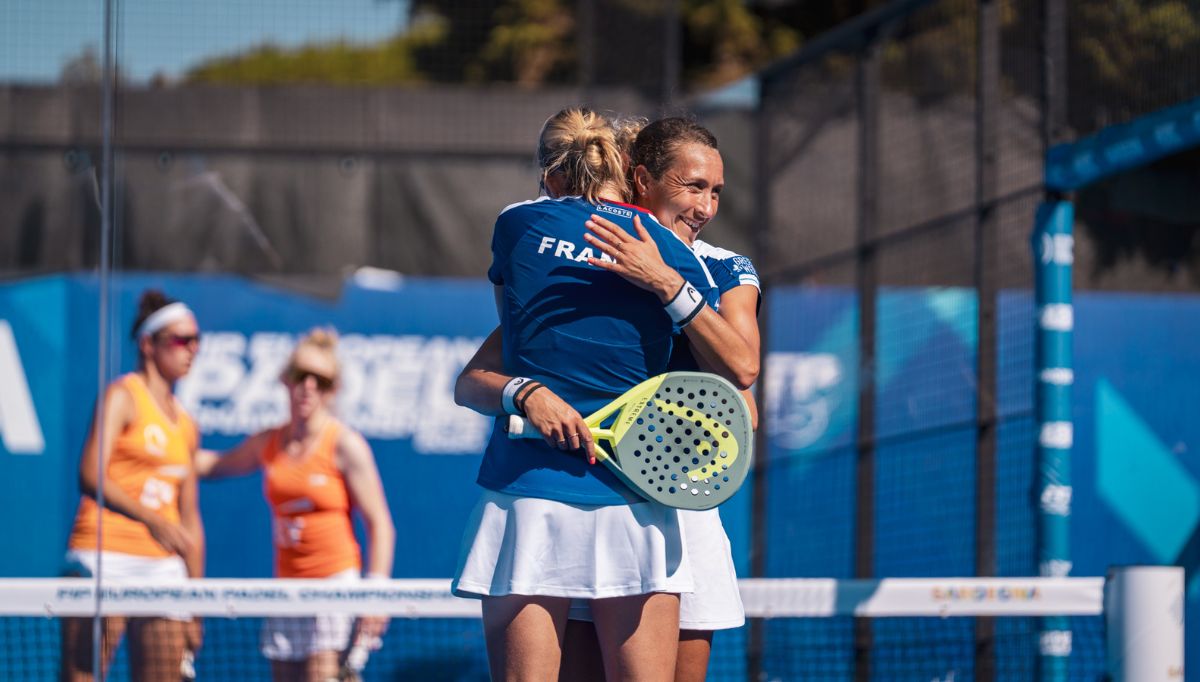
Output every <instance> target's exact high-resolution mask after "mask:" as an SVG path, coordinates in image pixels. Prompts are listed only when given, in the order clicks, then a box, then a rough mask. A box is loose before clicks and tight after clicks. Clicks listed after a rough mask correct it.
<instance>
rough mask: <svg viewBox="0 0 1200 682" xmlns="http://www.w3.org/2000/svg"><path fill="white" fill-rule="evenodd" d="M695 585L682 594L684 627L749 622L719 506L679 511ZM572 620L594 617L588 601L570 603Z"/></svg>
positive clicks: (736, 625) (720, 626)
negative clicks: (717, 508) (716, 507)
mask: <svg viewBox="0 0 1200 682" xmlns="http://www.w3.org/2000/svg"><path fill="white" fill-rule="evenodd" d="M679 521H680V524H681V525H682V526H683V535H684V539H685V542H686V544H687V555H688V563H689V565H690V567H691V569H692V580H693V583H694V586H695V589H693V590H692V591H691V592H689V593H686V594H681V595H680V596H679V628H680V629H681V630H727V629H730V628H739V627H741V626H743V625H745V623H746V609H745V608H744V607H743V606H742V593H741V590H739V589H738V583H737V572H736V570H735V569H734V566H733V552H732V549H731V547H730V545H729V536H728V535H726V534H725V527H724V526H723V525H722V524H721V515H720V514H718V513H717V510H716V509H707V510H704V511H684V510H680V511H679ZM570 618H571V620H586V621H590V620H592V611H591V607H589V606H588V603H587V602H586V601H582V600H576V601H573V602H572V603H571V615H570Z"/></svg>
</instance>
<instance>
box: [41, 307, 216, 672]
mask: <svg viewBox="0 0 1200 682" xmlns="http://www.w3.org/2000/svg"><path fill="white" fill-rule="evenodd" d="M133 338H134V340H135V341H136V342H137V347H138V350H139V354H140V361H139V367H138V370H137V371H136V372H132V373H130V374H126V375H125V376H123V377H121V378H119V379H117V380H116V381H114V382H113V383H112V384H110V385H109V386H108V388H107V390H106V391H105V394H104V399H103V403H102V405H101V407H100V409H98V410H97V411H96V416H95V418H94V419H93V421H92V427H91V432H90V433H89V434H88V439H87V442H86V444H85V445H84V450H83V457H82V459H81V461H80V463H79V483H80V488H82V491H83V496H82V499H81V500H80V503H79V511H78V512H77V514H76V516H75V523H74V526H73V528H72V530H71V536H70V540H69V543H68V551H67V560H68V563H69V564H70V569H69V571H68V572H69V573H70V574H73V575H80V576H89V577H90V576H92V575H95V574H96V573H98V572H99V573H101V574H102V576H103V578H104V579H106V580H113V581H136V580H141V581H145V580H146V579H162V580H184V579H185V578H187V577H188V576H191V577H200V576H202V575H203V573H204V551H203V549H204V530H203V527H202V525H201V523H200V511H199V505H198V502H197V494H196V475H195V469H194V468H193V466H192V460H193V456H194V455H195V452H196V446H197V443H198V435H197V431H196V427H195V424H194V423H193V422H192V420H191V418H190V417H189V416H188V414H187V413H186V412H185V411H184V410H183V408H182V407H181V406H180V405H179V403H178V401H176V400H175V396H174V394H173V392H172V391H173V388H174V385H175V382H176V381H178V380H179V379H180V378H182V377H183V376H184V375H186V374H187V373H188V370H189V369H191V366H192V360H193V359H194V358H195V356H196V351H197V349H198V347H199V342H200V333H199V330H198V328H197V326H196V318H195V316H194V315H193V314H192V312H191V311H190V310H189V309H188V308H187V306H185V305H184V304H183V303H179V302H176V301H171V300H169V299H168V298H167V297H166V296H164V295H163V294H162V293H161V292H159V291H153V290H151V291H147V292H145V293H144V294H143V295H142V298H141V301H140V303H139V306H138V316H137V320H136V321H135V322H134V325H133ZM101 462H103V464H104V467H103V469H104V471H103V474H100V473H99V464H100V463H101ZM101 493H102V496H101V495H100V494H101ZM98 496H101V497H102V500H103V505H100V504H98V503H97V501H96V498H97V497H98ZM102 629H103V635H102V647H101V656H100V665H101V669H102V670H106V669H107V668H108V665H109V663H110V662H111V659H112V654H113V652H114V651H115V650H116V648H117V645H118V644H119V643H120V641H121V638H122V636H123V635H124V634H125V633H126V632H128V634H129V644H130V649H129V653H130V663H131V666H132V668H133V670H132V673H133V677H134V679H137V680H172V681H176V680H178V679H179V676H180V665H181V663H182V660H183V656H184V651H185V648H186V649H189V650H191V651H195V650H196V649H197V648H198V647H199V646H200V628H199V621H186V622H185V621H183V620H178V619H170V618H124V617H116V616H113V617H108V618H104V619H103V628H102ZM62 635H63V636H62V647H63V656H62V678H63V679H64V680H91V679H93V678H94V677H95V674H94V673H95V670H94V667H95V666H94V663H93V657H94V653H93V646H92V628H91V620H90V619H87V618H67V619H64V620H63V633H62Z"/></svg>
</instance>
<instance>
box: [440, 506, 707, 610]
mask: <svg viewBox="0 0 1200 682" xmlns="http://www.w3.org/2000/svg"><path fill="white" fill-rule="evenodd" d="M451 588H452V589H453V590H454V593H455V594H456V595H458V596H460V597H481V596H492V597H500V596H505V595H509V594H524V595H538V596H550V597H574V598H579V599H601V598H606V597H626V596H631V595H636V594H649V593H651V592H673V593H680V592H690V591H691V590H692V574H691V570H690V567H689V564H688V558H687V553H686V552H685V551H684V542H683V537H682V530H681V529H680V526H679V520H678V516H677V515H676V513H675V510H674V509H669V508H667V507H663V506H662V505H657V504H651V503H649V502H639V503H636V504H616V505H581V504H570V503H566V502H557V501H554V500H544V499H540V498H536V497H515V496H512V495H505V494H503V493H498V492H495V491H491V490H485V491H484V492H483V495H482V496H480V498H479V502H478V503H476V505H475V509H474V510H472V512H471V516H470V518H469V519H468V521H467V528H466V530H465V531H464V533H463V547H462V550H461V552H460V553H459V561H458V570H457V571H455V578H454V582H453V584H452V585H451Z"/></svg>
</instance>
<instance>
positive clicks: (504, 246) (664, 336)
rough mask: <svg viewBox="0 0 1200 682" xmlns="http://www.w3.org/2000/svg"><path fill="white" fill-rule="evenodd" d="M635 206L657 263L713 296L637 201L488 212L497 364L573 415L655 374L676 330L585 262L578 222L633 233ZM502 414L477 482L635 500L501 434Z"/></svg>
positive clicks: (595, 475) (565, 456)
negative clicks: (496, 289) (493, 215)
mask: <svg viewBox="0 0 1200 682" xmlns="http://www.w3.org/2000/svg"><path fill="white" fill-rule="evenodd" d="M635 213H638V214H640V215H641V220H642V225H643V226H644V227H645V228H646V230H647V231H648V232H649V233H650V235H651V236H652V238H653V239H654V241H655V243H656V244H657V245H658V249H659V252H660V253H661V254H662V257H663V261H664V262H666V263H667V265H670V266H671V267H673V268H675V269H676V270H677V271H678V272H679V273H680V274H681V275H682V276H683V277H684V278H685V279H686V280H687V281H688V282H689V283H691V284H692V286H694V287H695V288H696V289H697V290H698V291H699V292H700V293H701V294H702V295H703V296H704V297H705V299H706V300H707V301H708V302H709V304H710V305H715V304H716V302H717V300H718V299H719V297H720V294H719V293H718V291H717V288H716V285H715V283H714V282H713V280H712V277H711V275H709V273H708V270H707V268H706V267H705V265H704V262H703V261H702V260H701V259H700V258H699V257H697V256H696V254H695V253H693V252H692V250H691V249H690V248H688V246H687V244H685V243H684V242H683V240H681V239H680V238H679V237H678V236H676V235H675V233H673V232H671V231H670V230H668V229H667V228H665V227H663V226H662V225H660V224H659V223H658V221H656V220H655V219H654V217H653V216H652V215H651V214H650V213H649V212H647V211H645V210H644V209H640V208H637V207H634V206H628V205H625V204H617V203H607V202H604V203H601V204H599V205H593V204H591V203H588V202H587V201H586V200H584V199H582V198H580V197H567V198H563V199H549V198H546V197H543V198H541V199H539V200H537V201H529V202H525V203H521V204H514V205H512V206H509V207H508V208H506V209H505V210H504V211H503V212H502V213H501V214H500V217H499V218H497V219H496V227H495V232H494V233H493V236H492V266H491V268H489V269H488V279H490V280H491V281H492V283H493V284H496V285H497V286H501V287H503V293H502V295H501V297H500V299H499V306H500V325H501V328H502V334H503V347H504V370H505V372H506V373H507V374H509V375H512V376H526V377H531V378H533V379H536V380H538V381H541V382H542V383H544V384H545V385H546V386H547V387H548V388H549V389H551V390H552V391H554V392H555V393H556V394H558V395H559V396H560V397H561V398H562V399H563V400H565V401H567V402H568V403H569V404H570V405H571V406H572V407H574V408H575V409H576V410H578V411H579V413H580V414H581V415H583V416H584V417H586V416H588V415H589V414H591V413H592V412H595V411H596V410H598V409H600V408H601V407H604V406H605V405H606V404H607V403H609V402H610V401H611V400H613V399H614V398H616V397H617V396H619V395H621V394H622V393H624V392H625V391H627V390H629V389H630V388H633V387H634V386H636V385H637V384H639V383H641V382H642V381H644V380H646V379H648V378H650V377H652V376H654V375H657V374H661V373H663V372H665V371H667V364H668V360H669V359H670V356H671V346H672V339H673V336H674V335H675V333H677V332H678V331H679V330H678V328H676V327H675V325H674V324H672V322H671V318H670V317H669V316H668V315H667V313H666V311H665V310H664V309H663V305H662V302H661V301H659V299H658V297H657V296H656V295H654V294H652V293H650V292H648V291H645V290H643V289H640V288H638V287H637V286H635V285H633V284H630V283H629V282H627V281H625V280H624V279H622V278H621V277H620V276H618V275H616V274H613V273H610V272H608V271H606V270H604V269H602V268H599V267H596V266H593V265H589V264H588V263H587V258H588V257H589V256H591V257H596V258H607V256H603V255H602V254H601V252H600V251H599V250H597V249H593V248H592V247H591V246H589V245H588V243H587V242H586V241H584V239H583V235H584V234H585V233H586V232H587V231H588V230H587V227H586V226H585V225H584V222H585V221H587V219H588V218H589V217H590V216H591V215H592V214H597V215H602V216H604V217H605V218H608V219H609V220H611V221H612V222H614V223H616V224H617V225H619V226H620V227H622V228H624V229H625V230H626V231H627V232H629V233H630V234H636V230H635V229H634V227H633V216H634V214H635ZM502 422H503V420H500V421H498V422H497V425H496V428H494V429H493V431H492V437H491V440H490V442H489V443H488V447H487V450H486V452H485V454H484V458H483V463H482V465H481V466H480V469H479V478H478V482H479V484H480V485H482V486H483V487H485V488H488V489H490V490H495V491H498V492H502V493H507V494H511V495H522V496H529V497H542V498H548V499H553V500H559V501H562V502H572V503H579V504H622V503H626V502H629V501H632V500H634V499H637V498H635V497H634V496H633V493H632V492H631V491H629V490H628V488H627V487H626V486H625V485H624V484H623V483H620V482H619V481H618V480H617V478H616V477H615V476H613V475H612V474H611V473H610V472H609V471H608V469H607V468H606V467H604V466H603V465H596V466H591V465H589V464H588V463H587V461H586V460H585V459H584V458H583V457H581V456H580V455H579V454H578V453H566V452H563V451H561V450H555V449H553V448H551V447H550V446H548V445H546V443H545V442H544V441H542V440H509V438H508V437H507V435H506V434H505V433H504V430H503V428H502Z"/></svg>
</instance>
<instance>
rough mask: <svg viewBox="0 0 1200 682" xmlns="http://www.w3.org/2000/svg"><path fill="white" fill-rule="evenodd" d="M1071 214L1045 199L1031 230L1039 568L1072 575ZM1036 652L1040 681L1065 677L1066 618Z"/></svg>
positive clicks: (1047, 630)
mask: <svg viewBox="0 0 1200 682" xmlns="http://www.w3.org/2000/svg"><path fill="white" fill-rule="evenodd" d="M1074 217H1075V213H1074V206H1073V204H1072V203H1071V202H1069V201H1053V200H1051V201H1046V202H1044V203H1043V204H1042V205H1041V206H1039V207H1038V211H1037V216H1036V225H1035V227H1034V232H1033V255H1034V271H1035V285H1034V302H1035V306H1036V310H1037V312H1036V315H1037V325H1036V332H1035V333H1036V334H1037V340H1036V344H1035V348H1036V355H1035V360H1034V362H1035V371H1036V373H1037V393H1036V408H1035V409H1036V418H1037V434H1038V436H1037V466H1038V475H1037V495H1038V506H1037V508H1038V572H1039V573H1040V574H1041V575H1042V576H1044V577H1065V576H1067V575H1069V574H1070V572H1071V537H1070V531H1071V526H1070V519H1071V447H1072V444H1073V441H1074V427H1073V423H1072V421H1071V386H1072V385H1073V384H1074V381H1075V374H1074V369H1073V365H1072V362H1071V344H1072V335H1073V330H1074V328H1075V313H1074V308H1073V307H1072V305H1071V266H1072V264H1073V263H1074V246H1075V243H1074V237H1073V236H1072V228H1073V222H1074ZM1039 653H1040V659H1039V660H1040V666H1039V672H1040V678H1039V679H1041V680H1042V681H1043V682H1057V681H1059V680H1065V679H1066V676H1067V667H1068V666H1067V664H1068V661H1069V658H1070V655H1071V630H1070V622H1069V621H1068V619H1067V618H1065V617H1054V618H1045V619H1043V622H1042V628H1041V632H1040V636H1039Z"/></svg>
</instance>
